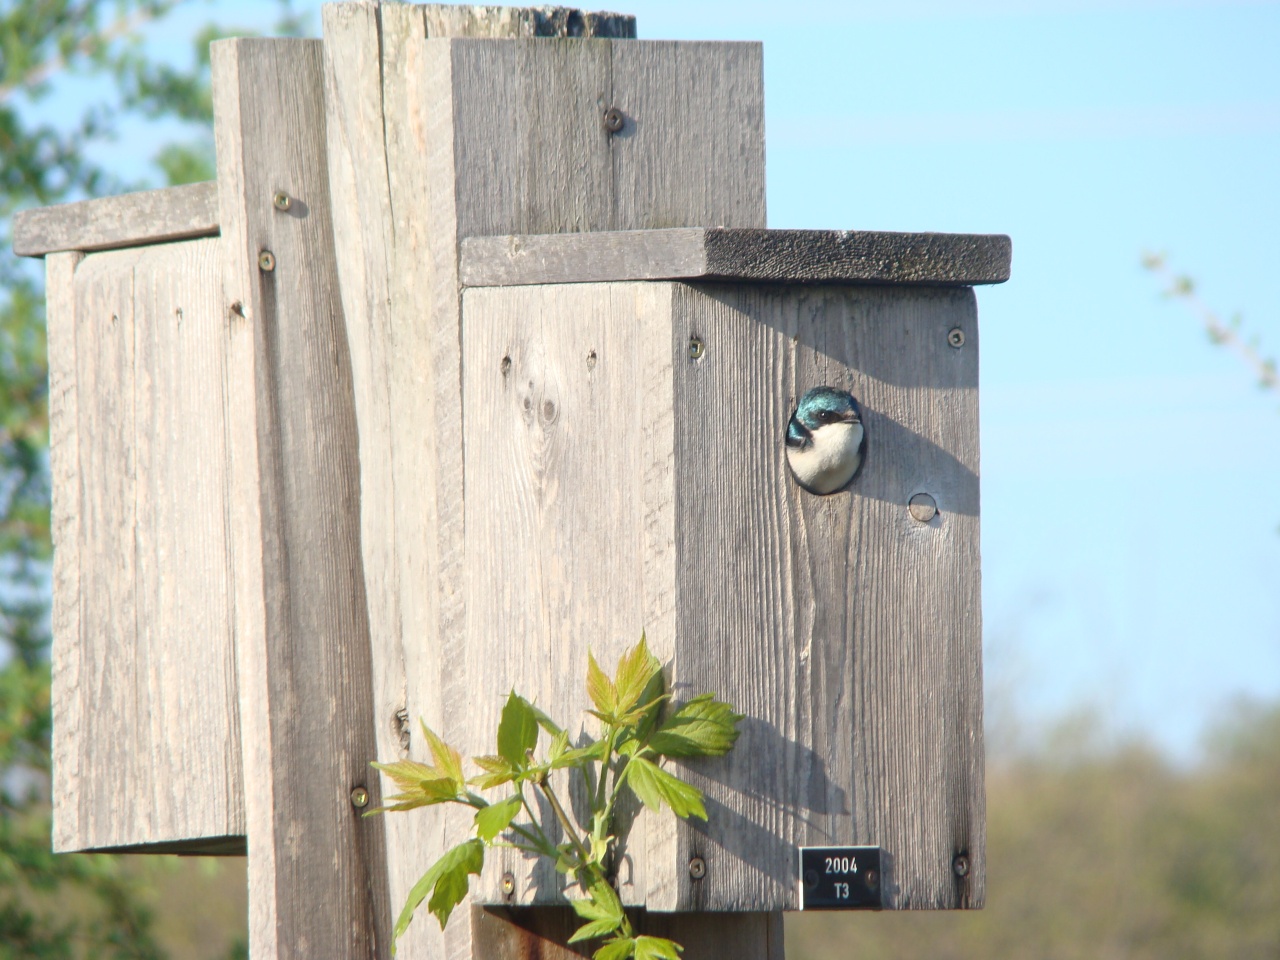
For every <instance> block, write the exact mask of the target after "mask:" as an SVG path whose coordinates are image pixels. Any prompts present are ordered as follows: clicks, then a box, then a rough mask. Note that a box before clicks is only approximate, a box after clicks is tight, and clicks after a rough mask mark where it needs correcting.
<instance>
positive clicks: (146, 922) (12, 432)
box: [0, 0, 300, 958]
mask: <svg viewBox="0 0 1280 960" xmlns="http://www.w3.org/2000/svg"><path fill="white" fill-rule="evenodd" d="M182 2H184V0H114V2H100V0H6V2H5V3H4V4H3V6H0V157H2V158H3V164H2V165H0V958H8V957H80V956H84V957H90V956H92V957H131V958H150V957H160V956H162V955H163V951H162V950H161V948H160V946H159V945H158V942H157V937H156V935H155V926H156V925H155V923H154V922H153V917H152V914H151V911H150V909H149V907H148V906H147V900H146V898H144V896H143V894H144V892H145V891H146V890H147V888H148V883H147V879H146V876H147V871H146V870H145V869H143V868H141V867H138V866H132V865H131V866H126V864H125V861H124V860H123V859H122V858H118V857H109V856H54V855H53V854H51V853H50V851H49V835H50V834H49V810H48V788H49V728H50V711H49V706H50V704H49V664H48V646H49V615H48V611H49V596H48V594H49V559H50V552H51V551H50V542H49V477H48V445H49V421H48V409H47V368H46V362H45V330H44V291H43V283H42V272H41V270H40V267H39V264H37V263H32V262H30V261H25V262H24V261H19V260H18V259H17V258H15V257H14V256H13V254H12V234H11V229H10V226H11V221H12V216H13V214H14V212H15V211H17V210H19V209H22V208H25V207H30V206H41V205H45V204H51V203H58V202H62V201H67V200H76V199H82V198H85V197H92V196H98V195H102V194H109V193H117V192H122V191H124V190H127V189H136V188H138V187H142V186H157V185H163V184H177V183H188V182H193V181H196V180H202V179H209V178H211V177H212V175H213V162H212V160H213V147H212V135H211V132H210V129H211V128H210V124H211V122H212V107H211V100H210V92H209V53H208V45H209V41H210V40H212V39H214V38H216V37H218V36H220V35H229V34H232V33H234V34H240V35H243V34H245V33H248V32H250V31H243V30H228V29H226V28H223V27H219V26H217V25H214V24H210V25H208V26H206V27H205V28H204V29H203V30H201V31H200V32H199V33H198V34H197V35H196V36H195V37H194V38H193V40H192V42H193V50H194V57H193V60H192V64H191V65H190V66H187V67H180V66H175V65H173V64H172V63H166V62H161V61H157V60H155V59H153V58H151V57H149V56H148V55H147V53H146V48H145V46H144V36H145V29H146V27H147V26H148V24H150V23H152V22H154V21H157V20H159V19H161V18H163V17H165V16H166V15H168V14H169V13H170V12H171V11H173V10H174V8H175V7H177V6H178V5H179V4H181V3H182ZM299 29H300V22H299V18H298V17H297V16H295V15H294V14H293V12H292V9H291V8H290V7H289V5H288V3H287V0H285V2H282V3H281V4H280V22H279V23H278V24H277V27H276V30H277V32H280V33H297V32H299ZM69 75H72V76H75V77H78V78H83V79H89V80H91V81H92V82H93V84H94V89H96V90H99V91H101V93H100V95H99V98H98V99H97V100H96V102H92V103H89V104H88V105H87V106H85V107H84V109H83V110H82V111H80V112H79V114H78V115H75V116H68V115H66V112H65V109H66V108H65V106H61V107H59V108H56V109H55V108H54V107H53V94H54V92H55V89H56V84H57V82H58V81H60V80H62V79H65V78H67V77H68V76H69ZM133 118H144V119H146V120H152V121H161V120H167V121H173V120H177V121H186V122H189V123H190V124H193V125H195V126H194V129H193V132H192V134H191V136H190V138H189V139H188V140H179V141H175V142H172V143H169V144H168V145H166V146H165V147H164V148H163V149H161V150H160V151H159V153H158V154H157V155H156V156H155V157H154V158H153V162H154V165H155V167H156V169H157V172H158V174H159V176H158V177H157V178H155V179H157V180H158V181H159V183H136V182H128V181H127V180H126V179H124V178H122V177H121V176H119V175H118V174H117V173H116V172H115V171H113V170H111V169H109V168H108V167H106V166H104V165H103V164H102V163H100V162H98V161H96V160H95V159H94V150H95V148H96V147H98V146H101V145H102V144H104V143H105V142H107V141H109V140H111V139H112V138H113V137H114V136H115V135H116V134H117V132H118V131H119V129H120V125H121V123H122V122H124V121H125V120H127V119H133ZM156 866H157V867H159V866H161V865H159V864H157V865H156ZM170 869H172V868H171V867H170ZM188 872H191V871H188ZM215 913H216V911H215Z"/></svg>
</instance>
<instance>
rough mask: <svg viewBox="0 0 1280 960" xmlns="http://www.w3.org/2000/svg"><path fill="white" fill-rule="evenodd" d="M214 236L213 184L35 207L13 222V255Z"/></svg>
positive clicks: (215, 190)
mask: <svg viewBox="0 0 1280 960" xmlns="http://www.w3.org/2000/svg"><path fill="white" fill-rule="evenodd" d="M217 235H218V188H217V184H214V183H193V184H188V185H187V186H182V187H167V188H165V189H163V190H146V191H143V192H141V193H125V194H121V195H120V196H118V197H102V198H99V199H96V200H81V201H79V202H77V203H64V204H60V205H58V206H56V207H39V208H37V209H35V210H23V211H20V212H19V213H17V214H15V215H14V218H13V252H14V253H16V254H17V255H18V256H20V257H42V256H44V255H45V254H47V253H54V252H55V251H59V250H81V251H85V250H111V249H116V248H119V247H137V246H142V245H143V244H149V243H164V242H166V241H169V240H184V239H190V238H192V237H216V236H217Z"/></svg>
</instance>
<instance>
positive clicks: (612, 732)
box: [594, 724, 618, 810]
mask: <svg viewBox="0 0 1280 960" xmlns="http://www.w3.org/2000/svg"><path fill="white" fill-rule="evenodd" d="M617 736H618V728H617V727H615V726H614V725H613V724H610V725H609V731H608V733H606V734H605V741H606V742H607V743H608V744H609V749H608V750H606V751H605V752H604V760H602V761H601V763H600V782H599V783H597V784H596V802H595V805H594V806H595V809H596V810H600V809H601V808H603V807H604V796H605V786H604V785H605V781H606V780H607V779H608V778H609V766H610V764H611V763H612V762H613V748H614V746H615V744H614V740H615V739H616V738H617ZM614 783H617V777H614Z"/></svg>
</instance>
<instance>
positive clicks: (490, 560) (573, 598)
mask: <svg viewBox="0 0 1280 960" xmlns="http://www.w3.org/2000/svg"><path fill="white" fill-rule="evenodd" d="M670 291H671V286H670V285H669V284H643V283H639V284H637V283H626V284H575V285H563V286H542V287H506V288H488V289H476V290H468V291H467V292H466V294H465V297H464V300H463V333H464V337H463V358H464V362H463V370H464V372H465V374H464V378H463V396H464V407H465V410H466V419H465V462H466V476H467V502H466V527H467V552H466V568H467V576H466V586H467V593H466V607H467V657H466V687H467V690H468V694H469V699H468V702H467V703H466V704H465V706H461V705H460V706H459V708H458V712H459V713H460V714H464V717H465V723H466V729H467V736H466V740H465V742H464V743H460V744H458V745H457V746H458V747H459V748H460V749H461V750H463V752H464V753H466V754H470V755H473V756H474V755H477V754H481V753H493V752H494V749H495V748H494V743H493V737H494V733H495V731H496V730H497V726H498V718H499V716H500V713H501V709H502V704H503V702H504V701H505V699H506V696H507V692H508V691H509V690H511V689H513V688H514V689H515V690H517V691H519V692H520V693H522V694H523V695H525V696H526V697H528V698H530V699H532V700H535V701H536V702H537V704H538V705H539V706H540V707H541V708H542V709H544V710H546V711H547V712H548V713H549V714H551V715H552V717H553V718H554V719H555V720H556V721H557V722H558V723H561V724H563V725H564V726H565V728H566V729H568V730H569V732H570V736H571V739H572V740H573V741H574V742H577V740H576V738H577V736H578V734H579V732H580V731H582V730H583V728H584V727H587V728H589V729H591V730H592V731H593V732H598V731H596V728H595V721H594V720H592V719H591V718H589V717H587V716H586V715H585V714H584V711H585V710H586V709H587V708H589V707H590V706H591V703H590V700H589V699H588V697H587V693H586V683H585V677H586V664H587V651H588V649H590V650H591V651H592V652H593V653H594V655H595V656H596V658H597V660H598V661H599V662H600V664H601V665H602V667H603V668H604V669H605V670H607V671H609V672H610V673H612V671H613V669H614V666H615V664H616V662H617V658H618V656H619V654H621V653H622V651H624V650H626V649H628V648H630V647H631V646H633V645H634V644H635V643H637V642H638V641H639V639H640V634H641V631H642V630H645V631H647V634H648V640H649V644H650V645H651V648H652V649H653V650H654V652H655V653H656V654H657V655H658V656H659V657H660V658H661V659H663V660H668V659H670V657H671V654H672V652H673V646H672V644H673V639H674V638H673V630H674V614H675V597H674V593H673V582H672V572H673V554H672V547H673V542H674V534H673V530H672V526H671V524H672V517H673V514H672V509H673V504H672V501H671V496H670V483H669V480H670V476H671V451H672V443H673V440H672V429H673V425H672V422H671V357H670V353H669V351H668V349H667V344H668V342H669V340H670V334H669V329H670ZM460 719H462V718H458V717H455V722H458V721H459V720H460ZM544 745H545V744H544ZM570 795H571V796H572V793H571V794H570ZM573 812H574V814H575V815H576V816H578V818H579V820H580V821H581V822H584V823H588V824H589V822H590V819H589V814H584V812H583V805H582V804H581V803H579V802H578V798H577V797H574V803H573ZM643 819H644V818H641V822H638V823H637V824H636V826H635V827H634V828H633V830H632V833H631V838H630V840H629V841H628V850H627V851H626V852H625V855H624V860H623V867H622V871H621V878H620V879H621V887H620V892H621V894H622V896H623V898H624V900H626V901H628V902H631V903H639V904H643V897H642V893H643V890H644V889H645V888H646V887H647V885H648V883H649V881H647V880H645V879H644V877H643V871H644V870H645V869H646V866H645V864H644V862H643V857H642V856H637V855H636V851H643V850H644V849H645V848H646V845H647V841H646V840H645V839H644V829H645V827H644V823H643ZM486 861H487V862H486V864H485V871H484V874H483V876H482V877H481V879H480V880H479V881H478V883H477V884H476V886H475V894H476V898H477V899H478V900H479V901H481V902H488V903H495V904H502V903H509V904H512V905H527V904H530V903H554V902H563V900H562V899H561V898H562V896H563V891H564V889H565V878H564V877H563V876H562V875H561V874H558V873H556V872H555V870H554V869H553V866H552V865H551V864H550V863H541V864H539V865H538V866H537V867H536V869H533V870H531V869H530V862H529V861H527V860H525V859H523V858H522V857H521V856H520V855H519V854H511V853H508V852H506V851H494V852H493V853H491V854H490V855H489V856H488V857H487V858H486ZM504 871H510V872H511V873H512V874H513V875H514V877H515V889H514V893H513V895H512V896H511V897H507V896H504V893H503V891H502V889H501V884H500V878H501V876H502V874H503V872H504Z"/></svg>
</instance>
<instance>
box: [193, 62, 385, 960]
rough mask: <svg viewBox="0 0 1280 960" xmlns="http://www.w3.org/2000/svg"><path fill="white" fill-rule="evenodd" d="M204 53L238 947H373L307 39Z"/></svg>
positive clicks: (347, 486)
mask: <svg viewBox="0 0 1280 960" xmlns="http://www.w3.org/2000/svg"><path fill="white" fill-rule="evenodd" d="M212 65H213V91H214V133H215V138H216V143H217V151H218V186H219V191H220V199H219V214H220V215H219V220H220V222H221V224H222V255H223V261H224V264H225V267H226V272H225V280H224V282H225V285H226V286H225V295H226V302H227V303H229V304H231V305H232V306H231V309H230V315H229V329H230V343H231V346H230V357H229V368H230V369H229V378H228V379H229V396H228V403H229V415H230V416H231V418H232V422H231V423H230V425H229V435H230V438H231V440H230V444H231V463H232V489H233V491H234V496H233V503H232V507H233V509H232V520H231V530H232V556H233V564H232V570H233V576H234V581H235V583H234V596H235V602H236V620H235V627H236V648H237V653H238V658H239V661H238V666H239V681H240V682H239V686H240V705H241V729H242V737H243V742H244V763H245V781H246V783H249V784H252V789H250V790H248V791H247V792H246V814H247V821H248V834H249V900H250V918H249V919H250V950H251V952H252V953H253V954H254V955H255V956H269V957H295V956H296V957H351V958H356V957H360V958H366V957H368V956H370V955H371V954H374V955H379V956H381V955H383V954H385V953H386V952H387V948H388V945H387V938H388V936H389V930H390V922H391V915H390V910H389V906H388V902H387V895H386V867H385V862H386V861H385V849H384V834H383V823H382V820H381V818H374V819H364V818H362V817H361V811H360V810H359V809H356V808H355V807H354V806H353V803H352V800H351V796H352V791H353V789H355V788H356V787H359V786H364V785H366V784H367V785H368V788H369V793H370V794H371V795H372V796H371V800H372V802H374V803H376V802H377V799H378V794H379V791H378V786H379V785H378V784H377V783H376V782H375V781H374V780H373V778H372V777H370V771H369V769H368V763H369V760H370V759H371V758H372V757H373V756H374V755H375V751H376V745H375V737H374V717H373V709H372V704H371V700H372V676H371V666H370V653H369V628H368V619H367V613H366V608H365V598H364V579H363V574H362V570H361V552H360V526H359V524H360V513H359V510H360V476H359V462H358V449H357V434H356V419H355V409H354V400H353V394H352V381H351V362H350V358H349V355H348V352H347V343H346V336H345V328H344V323H343V313H342V304H341V301H340V298H339V294H338V290H337V265H336V263H335V253H334V240H333V221H332V219H331V215H330V209H329V176H328V169H327V166H326V160H325V115H324V102H323V95H322V83H323V54H322V50H321V43H320V41H318V40H227V41H219V42H217V43H215V44H213V46H212ZM281 192H283V193H285V194H287V195H288V196H289V197H290V198H291V200H290V203H289V204H288V205H287V209H279V208H278V207H277V206H276V205H275V204H274V203H273V198H274V197H275V195H276V194H277V193H281ZM266 253H270V255H271V258H270V259H269V260H264V259H263V255H264V254H266Z"/></svg>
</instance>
